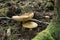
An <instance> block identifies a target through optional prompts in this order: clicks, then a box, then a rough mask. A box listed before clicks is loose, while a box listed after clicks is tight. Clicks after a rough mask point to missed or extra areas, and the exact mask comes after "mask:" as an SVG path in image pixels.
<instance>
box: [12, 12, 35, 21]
mask: <svg viewBox="0 0 60 40" xmlns="http://www.w3.org/2000/svg"><path fill="white" fill-rule="evenodd" d="M33 16H34V13H25V14H22V15H21V16H12V19H13V20H15V21H28V20H31V19H32V18H33Z"/></svg>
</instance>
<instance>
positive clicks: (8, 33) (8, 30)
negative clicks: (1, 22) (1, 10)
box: [7, 28, 11, 37]
mask: <svg viewBox="0 0 60 40" xmlns="http://www.w3.org/2000/svg"><path fill="white" fill-rule="evenodd" d="M10 35H11V29H10V28H8V29H7V36H8V37H9V36H10Z"/></svg>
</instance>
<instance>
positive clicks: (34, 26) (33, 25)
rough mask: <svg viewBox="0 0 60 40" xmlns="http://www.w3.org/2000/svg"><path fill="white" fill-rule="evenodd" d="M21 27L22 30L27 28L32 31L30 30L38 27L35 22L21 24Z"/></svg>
mask: <svg viewBox="0 0 60 40" xmlns="http://www.w3.org/2000/svg"><path fill="white" fill-rule="evenodd" d="M22 26H23V27H24V28H29V29H30V30H32V28H36V27H38V24H37V23H36V22H26V23H23V24H22Z"/></svg>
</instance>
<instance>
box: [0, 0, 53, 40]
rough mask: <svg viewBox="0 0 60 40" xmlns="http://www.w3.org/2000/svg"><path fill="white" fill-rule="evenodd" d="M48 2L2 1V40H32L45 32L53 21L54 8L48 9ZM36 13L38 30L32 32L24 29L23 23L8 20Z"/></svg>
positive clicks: (0, 4)
mask: <svg viewBox="0 0 60 40" xmlns="http://www.w3.org/2000/svg"><path fill="white" fill-rule="evenodd" d="M47 3H48V2H45V1H44V2H39V1H38V2H37V1H26V0H21V1H8V0H7V1H6V0H5V1H0V40H31V39H32V38H33V37H35V36H36V34H38V33H39V32H41V31H42V30H44V29H45V28H46V27H47V25H49V22H51V21H52V18H53V14H54V13H53V11H54V6H52V5H51V6H50V7H46V5H47ZM30 11H33V12H34V17H33V19H36V20H39V21H41V23H40V22H38V21H35V22H36V23H37V24H38V27H37V28H33V29H32V30H31V31H30V30H29V29H28V28H25V29H24V28H23V27H22V25H21V22H17V21H14V20H12V19H8V18H6V17H9V18H11V17H12V16H14V15H21V14H22V13H25V12H30ZM8 29H10V32H11V33H10V34H11V35H10V36H7V30H8Z"/></svg>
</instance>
